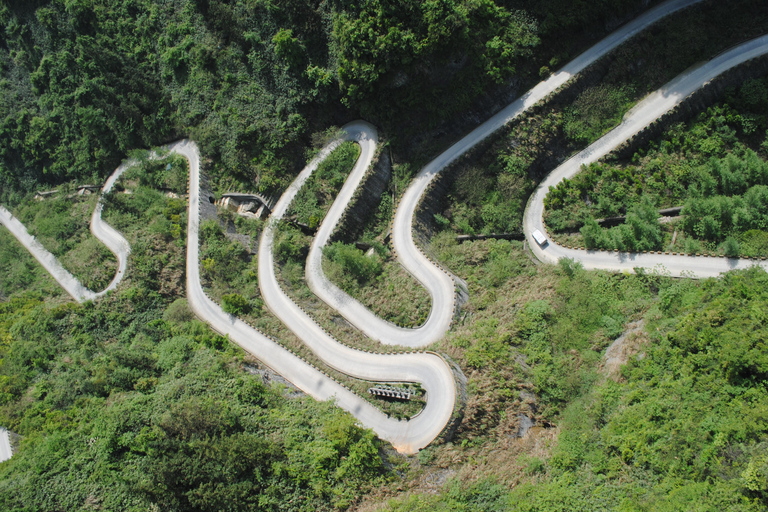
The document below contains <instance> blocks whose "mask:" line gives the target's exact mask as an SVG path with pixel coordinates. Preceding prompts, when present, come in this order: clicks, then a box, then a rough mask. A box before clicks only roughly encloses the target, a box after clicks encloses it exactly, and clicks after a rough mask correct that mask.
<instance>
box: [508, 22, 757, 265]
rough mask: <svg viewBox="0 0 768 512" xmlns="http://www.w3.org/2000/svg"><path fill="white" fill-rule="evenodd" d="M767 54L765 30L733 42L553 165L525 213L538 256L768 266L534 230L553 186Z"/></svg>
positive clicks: (526, 227) (627, 262)
mask: <svg viewBox="0 0 768 512" xmlns="http://www.w3.org/2000/svg"><path fill="white" fill-rule="evenodd" d="M766 54H768V36H763V37H759V38H757V39H753V40H752V41H748V42H746V43H743V44H741V45H739V46H737V47H735V48H732V49H731V50H729V51H727V52H725V53H722V54H720V55H718V56H717V57H715V58H714V59H712V60H710V61H709V62H706V63H704V64H702V65H700V66H699V67H697V68H695V69H692V70H689V71H687V72H685V73H683V74H682V75H680V76H678V77H677V78H675V79H674V80H673V81H671V82H670V83H668V84H667V85H665V86H664V87H662V88H661V89H659V90H658V91H656V92H654V93H653V94H651V95H649V96H648V97H647V98H646V99H644V100H643V101H642V102H640V103H638V104H637V105H636V106H635V107H634V108H633V109H632V110H631V111H630V112H628V113H627V114H626V115H625V116H624V120H623V121H622V122H621V124H619V126H617V127H616V128H614V129H613V130H611V131H610V132H608V133H607V134H606V135H605V136H603V137H602V138H600V139H599V140H597V141H596V142H595V143H593V144H592V145H591V146H589V147H588V148H586V149H585V150H583V151H581V152H580V153H578V154H576V155H575V156H573V157H572V158H571V159H569V160H567V161H566V162H565V163H563V164H562V165H561V166H559V167H558V168H556V169H555V170H554V171H552V172H551V173H550V174H549V175H548V176H547V177H546V178H545V179H544V180H543V181H542V182H541V183H540V184H539V186H538V187H537V188H536V190H535V191H534V193H533V195H531V197H530V199H529V200H528V206H527V208H526V210H525V214H524V217H523V230H524V231H525V237H526V240H527V241H528V245H529V246H530V247H531V250H532V251H533V253H534V254H535V255H536V257H537V258H538V259H540V260H541V261H544V262H547V263H557V261H558V260H559V259H560V258H572V259H574V260H576V261H579V262H581V264H582V265H583V266H584V268H586V269H604V270H619V271H621V270H629V271H632V270H633V269H634V268H636V267H642V268H648V269H657V270H660V271H662V272H664V273H668V274H670V275H672V276H684V277H715V276H718V275H720V274H721V273H723V272H727V271H729V270H734V269H744V268H748V267H750V266H753V265H757V264H759V265H761V266H762V267H763V268H766V269H768V264H767V263H766V262H764V261H762V262H757V261H755V260H748V259H736V258H720V257H709V256H685V255H670V254H653V253H624V252H609V251H584V250H578V249H568V248H566V247H563V246H561V245H557V244H555V243H554V242H552V241H551V240H550V241H549V243H548V244H547V245H545V246H544V247H541V246H540V245H539V244H537V243H536V241H535V240H534V239H533V236H532V233H533V232H534V231H535V230H537V229H538V230H539V231H541V232H542V233H546V232H547V230H546V228H545V225H544V219H543V214H544V198H545V197H546V195H547V192H548V191H549V188H550V187H554V186H556V185H557V184H558V183H559V182H560V181H562V180H563V179H565V178H570V177H572V176H573V175H574V174H576V173H578V172H579V171H580V170H581V166H582V165H587V164H590V163H593V162H596V161H598V160H599V159H600V158H602V157H604V156H606V155H607V154H608V153H610V152H611V151H613V150H614V149H616V148H617V147H618V146H619V145H621V144H622V143H623V142H625V141H627V140H629V139H631V138H632V137H633V136H634V135H636V134H637V133H639V132H640V131H641V130H642V129H643V128H645V127H647V126H648V125H650V124H651V123H652V122H653V121H654V120H656V119H658V118H659V117H661V116H663V115H664V114H665V113H667V112H669V111H670V110H672V109H673V108H674V107H675V106H677V105H679V104H680V103H681V102H682V101H683V100H684V99H685V98H687V97H688V96H690V95H691V94H693V93H694V92H695V91H697V90H698V89H700V88H702V87H703V86H704V85H705V84H707V83H708V82H709V81H711V80H712V79H714V78H715V77H717V76H719V75H720V74H722V73H724V72H725V71H727V70H729V69H731V68H733V67H736V66H738V65H740V64H743V63H745V62H747V61H748V60H750V59H754V58H756V57H760V56H762V55H766Z"/></svg>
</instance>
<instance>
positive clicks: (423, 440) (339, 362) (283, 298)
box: [0, 0, 701, 453]
mask: <svg viewBox="0 0 768 512" xmlns="http://www.w3.org/2000/svg"><path fill="white" fill-rule="evenodd" d="M699 1H701V0H670V1H667V2H664V3H663V4H660V5H659V6H657V7H655V8H654V9H651V10H650V11H648V12H646V13H645V14H644V15H642V16H641V17H639V18H637V19H636V20H634V21H633V22H630V23H629V24H627V25H625V26H624V27H623V28H621V29H619V30H618V31H617V32H614V34H612V35H611V36H609V37H607V38H606V39H604V40H603V41H601V42H600V43H599V44H597V45H595V46H594V47H593V48H591V49H590V50H588V51H587V52H585V53H584V54H582V55H581V56H579V57H577V58H576V59H575V60H574V61H572V62H571V63H569V64H568V65H567V66H565V67H564V68H563V69H561V70H560V71H558V72H557V73H555V74H554V75H552V77H550V79H548V80H546V81H544V82H542V83H541V84H539V85H537V86H536V87H534V88H533V89H532V90H531V91H529V92H528V93H527V94H526V95H524V96H523V97H521V98H520V99H518V100H517V101H515V102H513V103H512V104H510V105H509V106H507V107H506V108H505V109H503V110H502V111H500V112H499V113H497V114H496V115H495V116H493V117H492V118H491V119H490V120H488V121H487V122H485V123H483V124H482V125H481V126H479V127H478V128H477V129H475V130H474V131H472V132H471V133H470V134H469V135H467V136H466V137H464V138H463V139H461V140H460V141H459V142H457V143H456V144H454V145H453V146H451V147H450V148H449V149H448V150H447V151H445V152H444V153H443V154H441V155H440V156H439V157H438V158H436V159H435V160H433V161H432V162H431V163H430V164H428V165H427V166H426V167H425V168H424V169H422V170H421V172H420V173H419V174H418V175H417V177H416V178H415V180H414V181H413V183H412V185H411V186H410V187H409V188H408V190H407V191H406V193H405V194H404V196H403V198H402V199H401V201H400V204H399V207H398V209H397V212H396V214H395V219H394V224H393V226H394V230H393V244H394V248H395V252H396V254H397V257H398V260H399V261H400V263H401V264H402V265H403V266H404V267H405V268H406V269H407V270H408V271H409V272H410V273H411V274H412V275H413V276H414V277H415V278H416V279H417V280H418V281H419V282H421V284H422V285H424V286H425V287H426V288H427V290H428V291H429V293H430V295H431V297H432V310H431V312H430V315H429V318H428V320H427V323H426V324H425V326H429V328H428V329H426V330H424V329H423V328H424V327H425V326H422V330H421V331H420V330H419V329H412V330H405V331H408V332H403V331H401V330H396V331H393V334H392V335H391V336H390V335H387V337H385V338H384V339H381V337H380V336H378V335H377V334H376V333H377V331H380V330H381V329H379V327H380V326H381V324H380V325H379V326H377V327H375V328H374V327H370V326H366V327H364V328H362V327H361V328H362V330H363V331H364V332H366V333H368V334H369V335H372V337H374V338H376V339H380V341H382V342H385V343H394V344H400V345H410V346H423V345H427V344H430V343H432V342H433V341H436V340H438V339H440V338H441V337H442V336H443V335H444V334H445V332H447V330H448V329H449V327H450V324H451V320H452V316H453V300H454V283H453V279H452V277H451V276H450V275H448V274H447V273H445V272H444V271H442V270H441V269H439V267H437V266H436V265H435V264H433V263H432V262H431V261H430V260H429V258H427V257H426V255H424V253H422V252H421V250H420V249H419V248H418V247H417V246H416V244H415V242H414V240H413V215H414V213H415V211H416V208H417V206H418V203H419V200H420V198H421V196H422V195H423V194H424V192H425V191H426V189H427V187H428V186H429V184H430V182H431V181H432V179H434V177H435V176H436V175H437V174H438V173H439V172H440V171H441V170H443V169H444V168H445V167H447V166H448V165H449V164H450V163H452V162H453V161H454V160H456V158H458V157H459V156H460V155H461V154H463V153H465V152H466V151H467V150H469V149H471V148H472V147H474V146H475V145H476V144H477V143H478V142H480V141H481V140H483V139H484V138H486V137H487V136H489V135H490V134H492V133H493V132H495V131H496V130H497V129H499V128H500V127H502V126H503V125H504V124H506V123H507V122H509V121H510V120H511V119H513V118H514V117H516V116H518V115H519V114H520V113H522V112H524V111H525V110H526V109H528V108H529V107H530V106H532V105H534V104H535V103H537V102H538V101H540V100H541V99H543V98H545V97H546V96H547V95H549V94H550V93H551V92H553V91H555V90H556V89H557V88H558V87H560V86H561V85H563V84H564V83H565V82H566V81H567V80H568V79H570V78H571V77H572V76H573V75H575V74H576V73H578V72H579V71H581V70H582V69H584V68H585V67H586V66H588V65H589V64H591V63H592V62H594V61H595V60H596V59H598V58H600V57H602V56H603V55H605V54H606V53H608V52H609V51H611V50H612V49H613V48H615V47H616V46H618V45H619V44H621V43H622V42H623V41H625V40H627V39H628V38H629V37H631V36H632V35H634V34H636V33H637V32H639V31H641V30H643V29H644V28H645V27H647V26H648V25H650V24H652V23H655V22H656V21H657V20H658V19H660V18H662V17H664V16H666V15H668V14H670V13H672V12H675V11H677V10H679V9H682V8H684V7H687V6H689V5H692V4H695V3H698V2H699ZM358 127H359V128H360V130H359V133H358V135H354V134H353V131H354V129H355V128H354V126H348V127H347V128H348V130H347V133H348V136H349V137H351V138H355V137H357V138H358V139H359V140H358V142H359V143H361V146H363V144H365V143H366V140H367V139H366V138H365V134H366V133H368V132H366V130H367V129H368V128H370V127H368V128H365V127H362V125H359V126H358ZM335 144H338V141H336V142H335V143H333V144H332V145H331V146H329V147H326V148H325V149H324V150H323V151H322V152H321V153H320V155H318V157H317V158H315V159H314V160H313V161H312V162H310V164H309V165H308V166H307V168H305V170H304V171H302V173H301V174H300V175H299V177H298V178H297V179H296V180H295V181H294V183H293V184H292V185H291V187H289V189H288V191H286V193H285V194H284V195H283V197H282V198H281V200H280V201H279V202H278V205H277V206H276V207H275V209H274V211H273V217H272V218H271V219H270V221H269V222H268V224H267V227H266V228H265V230H264V233H263V235H262V240H261V244H260V251H259V284H260V287H261V291H262V295H263V297H264V300H265V303H266V304H267V305H268V307H269V308H270V309H271V310H272V311H273V312H274V313H275V314H276V315H277V316H278V317H279V318H280V319H281V320H282V321H283V322H284V323H285V324H286V325H287V326H288V327H289V328H291V330H293V331H294V332H295V333H296V334H297V335H298V336H299V337H300V338H301V339H302V340H304V342H305V343H307V345H308V346H309V347H310V348H311V349H312V350H313V351H314V352H315V353H316V354H317V355H318V356H319V357H320V358H321V359H323V360H324V361H325V362H326V363H327V364H329V365H330V366H331V367H334V368H336V369H338V370H340V371H342V372H343V373H345V374H348V375H351V376H353V377H358V378H363V379H369V380H377V381H403V382H419V383H421V384H422V386H423V387H424V389H425V390H426V391H427V395H428V400H427V405H426V407H425V408H424V410H423V411H422V412H421V413H420V414H419V415H418V416H416V417H415V418H413V419H412V420H410V421H407V422H405V421H397V420H393V419H391V418H388V417H387V416H386V415H384V414H383V413H382V412H381V411H379V410H378V409H376V408H375V407H373V406H372V405H371V404H370V403H368V402H367V401H365V400H364V399H362V398H361V397H360V396H358V395H356V394H354V393H352V392H351V391H349V390H347V389H346V388H345V387H344V386H342V385H341V384H339V383H338V382H336V381H334V380H333V379H331V378H329V377H328V376H326V375H324V374H323V373H322V372H321V371H319V370H318V369H316V368H314V367H312V366H311V365H309V364H307V363H306V362H304V361H303V360H301V359H300V358H299V357H297V356H296V355H294V354H292V353H291V352H289V351H288V350H286V349H284V348H283V347H281V346H280V345H278V344H277V343H276V342H274V341H273V340H271V339H269V338H268V337H266V336H264V335H263V334H261V333H259V332H258V331H256V330H255V329H253V328H252V327H250V326H249V325H247V324H246V323H245V322H242V321H241V320H238V319H236V318H234V317H232V316H230V315H228V314H227V313H225V312H224V311H223V310H222V309H221V307H219V306H218V305H217V304H216V303H214V302H213V301H212V300H210V299H209V298H208V297H207V296H206V295H205V293H204V292H203V289H202V285H201V284H200V274H199V247H198V242H199V234H198V230H199V205H200V191H199V154H198V150H197V147H196V145H195V144H194V143H192V142H190V141H182V142H179V143H176V144H174V145H172V146H169V147H168V149H169V150H170V151H172V152H176V153H178V154H181V155H183V156H185V157H186V158H187V159H188V160H189V162H190V195H189V200H190V214H189V221H188V244H187V291H188V300H189V304H190V307H191V308H192V310H193V311H194V312H195V313H196V314H197V315H198V316H199V317H200V318H202V319H203V320H205V321H206V322H208V323H209V324H210V325H211V326H212V327H213V328H214V329H215V330H217V331H218V332H221V333H222V334H227V335H229V338H230V339H231V340H232V341H235V342H236V343H238V344H239V345H241V346H242V347H243V348H244V349H245V350H247V351H249V352H251V353H253V354H255V355H257V357H259V358H260V359H261V360H262V361H264V362H265V363H266V364H267V365H268V366H270V367H271V368H273V369H274V370H275V371H277V372H278V373H280V374H282V375H283V376H285V377H286V378H288V379H289V380H291V381H292V382H293V383H294V384H295V385H296V386H297V387H299V388H300V389H302V390H303V391H305V392H306V393H308V394H310V395H311V396H313V397H315V398H318V399H321V400H325V399H329V398H333V399H335V400H336V401H337V403H338V405H340V406H341V407H342V408H344V409H347V410H348V411H350V412H351V413H352V414H353V415H354V416H356V417H357V419H358V420H359V421H360V422H361V423H362V424H363V425H364V426H366V427H370V428H372V429H373V430H374V431H375V432H376V433H377V434H378V435H379V436H380V437H381V438H383V439H386V440H388V441H390V442H391V443H392V444H393V445H394V446H395V447H396V448H397V449H399V450H400V451H403V452H406V453H413V452H415V451H417V450H418V449H420V448H422V447H424V446H426V445H428V444H429V443H430V442H431V441H432V440H434V439H435V437H437V436H438V435H439V433H440V432H441V431H442V430H443V428H444V427H445V426H446V425H447V424H448V422H449V421H450V417H451V415H452V413H453V408H454V404H455V400H456V387H455V382H454V378H453V374H452V372H451V369H450V368H449V366H448V364H447V363H446V362H445V361H444V360H443V359H442V358H440V357H439V356H437V355H436V354H431V353H419V354H400V355H383V354H369V353H366V352H362V351H358V350H355V349H352V348H349V347H345V346H343V345H342V344H340V343H338V342H337V341H335V340H334V339H333V338H332V337H331V336H330V335H329V334H327V333H326V332H325V331H324V330H323V329H322V328H321V327H320V326H319V325H317V324H316V323H315V322H314V321H313V320H312V319H311V318H310V317H309V315H307V314H306V313H305V312H304V311H302V310H301V308H299V307H298V306H297V305H296V304H294V303H293V302H292V301H291V300H290V298H289V297H288V296H287V295H286V294H285V293H284V292H283V290H281V289H280V286H279V284H278V281H277V279H276V276H275V267H274V261H273V256H272V247H273V241H274V231H275V228H276V224H277V222H278V221H279V219H280V218H281V217H282V215H283V214H284V213H285V210H286V208H287V207H288V205H289V204H290V201H291V200H292V199H293V197H294V196H295V194H296V192H297V191H298V189H299V188H300V186H301V185H302V184H303V182H304V181H305V180H306V178H307V177H308V176H309V174H310V173H311V172H312V171H313V170H314V169H315V168H316V167H317V165H318V163H319V161H320V160H321V159H322V158H324V157H326V156H327V155H328V154H329V153H330V151H331V149H332V147H333V146H334V145H335ZM352 188H354V187H352ZM0 213H2V212H0ZM99 214H100V210H99ZM94 215H96V212H94ZM99 219H100V217H99ZM13 220H15V219H13V218H12V216H11V218H10V221H13ZM10 221H9V222H10ZM16 222H17V223H18V221H17V220H16ZM4 223H5V222H4ZM11 223H12V222H11ZM97 224H98V223H97ZM18 225H19V226H21V225H20V223H18ZM21 227H22V228H23V226H21ZM104 229H105V232H106V233H107V235H105V238H107V239H112V241H111V242H110V243H108V245H110V248H112V246H114V245H115V243H114V242H115V239H114V236H115V235H117V233H116V232H114V233H109V230H108V229H106V228H104ZM23 231H24V232H26V230H23ZM112 231H114V230H112ZM12 232H14V234H15V235H16V236H17V238H18V237H19V236H23V235H24V233H22V232H21V231H18V230H16V231H14V230H13V229H12ZM26 234H27V235H29V234H28V233H26ZM94 234H96V233H94ZM97 236H98V235H97ZM117 236H119V235H117ZM30 238H31V237H30ZM121 238H122V237H121ZM32 242H34V239H32ZM22 243H24V241H22ZM105 243H107V242H105ZM25 245H27V244H26V243H25ZM38 245H39V244H38ZM33 246H34V244H30V245H27V247H28V249H30V251H32V252H33V254H35V252H38V253H40V254H42V253H41V252H40V251H39V250H38V248H35V247H33ZM125 246H126V247H127V242H126V244H125ZM33 249H34V250H33ZM126 250H128V249H126ZM45 252H46V253H47V251H45ZM47 254H48V255H49V256H50V258H49V259H52V260H53V262H52V263H51V261H47V262H46V261H43V260H41V263H42V264H43V265H44V266H45V267H46V268H47V269H48V270H49V271H50V272H51V273H52V274H54V277H57V275H56V274H60V275H61V270H63V269H61V268H60V265H58V262H56V261H55V258H53V257H52V255H50V253H47ZM126 255H127V252H126ZM43 256H44V254H43ZM35 257H38V255H37V254H36V255H35ZM38 259H39V260H40V258H38ZM43 259H45V258H43ZM46 263H48V264H46ZM56 265H58V267H56ZM123 268H124V267H123ZM64 272H66V271H64ZM67 274H68V273H67ZM69 278H71V280H68V279H66V275H64V278H63V282H62V280H59V279H58V278H57V280H59V282H60V283H61V284H62V286H64V287H65V289H67V291H69V292H70V293H71V294H72V295H73V296H74V297H75V298H76V299H78V300H84V297H86V295H85V294H83V290H81V289H77V288H73V287H72V284H73V283H72V280H74V278H72V276H71V275H69ZM74 282H75V283H76V280H74ZM78 284H79V283H78ZM114 284H115V285H116V283H114ZM110 286H111V287H113V286H112V285H110ZM110 289H111V288H110ZM102 293H103V292H102ZM96 296H98V294H94V297H96ZM88 298H91V297H88ZM350 300H351V298H350ZM342 313H343V314H345V313H344V312H343V311H342ZM345 316H348V315H347V314H345ZM371 316H372V315H371ZM348 318H349V319H350V320H351V321H353V322H356V320H355V316H348ZM374 318H375V317H374ZM377 320H378V319H377ZM378 321H379V322H382V323H383V321H381V320H378ZM408 336H411V337H412V338H410V339H406V338H407V337H408Z"/></svg>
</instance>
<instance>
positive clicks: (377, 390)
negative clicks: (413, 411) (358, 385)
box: [368, 386, 413, 400]
mask: <svg viewBox="0 0 768 512" xmlns="http://www.w3.org/2000/svg"><path fill="white" fill-rule="evenodd" d="M368 392H369V393H370V394H372V395H373V396H380V397H383V398H395V399H397V400H410V399H411V396H413V393H412V392H411V390H410V389H405V388H395V387H391V386H374V387H372V388H368Z"/></svg>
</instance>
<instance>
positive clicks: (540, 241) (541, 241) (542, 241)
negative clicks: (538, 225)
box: [531, 229, 549, 247]
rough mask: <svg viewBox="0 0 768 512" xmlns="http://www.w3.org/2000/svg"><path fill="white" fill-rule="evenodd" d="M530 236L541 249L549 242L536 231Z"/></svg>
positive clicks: (542, 234)
mask: <svg viewBox="0 0 768 512" xmlns="http://www.w3.org/2000/svg"><path fill="white" fill-rule="evenodd" d="M531 235H532V236H533V239H534V240H536V243H537V244H539V246H541V247H544V246H545V245H547V244H548V243H549V241H547V237H545V236H544V233H542V232H541V231H539V230H538V229H534V230H533V233H531Z"/></svg>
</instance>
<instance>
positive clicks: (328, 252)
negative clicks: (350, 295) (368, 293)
mask: <svg viewBox="0 0 768 512" xmlns="http://www.w3.org/2000/svg"><path fill="white" fill-rule="evenodd" d="M323 254H324V255H325V256H326V257H327V258H328V259H329V260H330V261H331V262H332V263H335V264H336V265H337V266H338V267H339V269H340V271H341V272H340V273H341V274H348V275H349V276H350V277H351V278H352V279H354V280H355V281H356V282H357V283H358V284H360V285H363V284H365V283H367V282H369V281H371V280H373V279H375V278H376V277H378V276H379V275H380V274H381V272H382V271H383V265H382V261H381V257H380V256H379V255H378V254H376V253H375V252H374V253H373V254H372V255H370V256H367V255H366V254H365V253H363V251H361V250H360V249H358V248H357V247H355V246H354V245H348V244H345V243H343V242H335V243H333V244H331V245H329V246H327V247H326V248H325V250H324V251H323Z"/></svg>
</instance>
